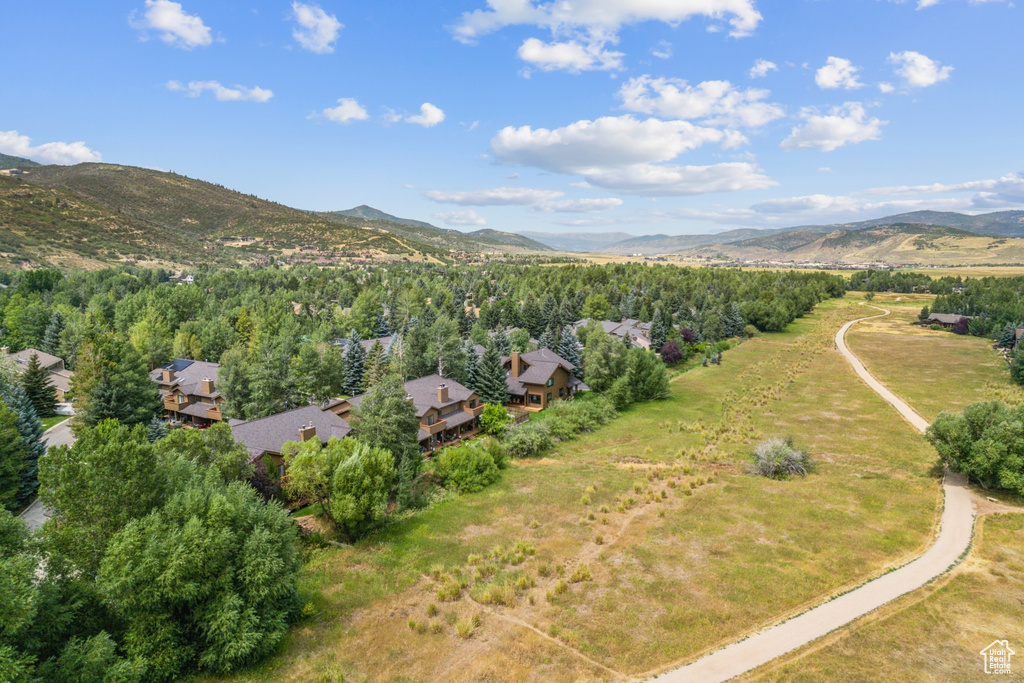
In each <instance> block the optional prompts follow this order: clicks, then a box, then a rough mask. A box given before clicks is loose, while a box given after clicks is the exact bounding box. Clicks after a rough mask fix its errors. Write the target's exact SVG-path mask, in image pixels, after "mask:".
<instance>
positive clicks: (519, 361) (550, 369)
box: [502, 349, 590, 411]
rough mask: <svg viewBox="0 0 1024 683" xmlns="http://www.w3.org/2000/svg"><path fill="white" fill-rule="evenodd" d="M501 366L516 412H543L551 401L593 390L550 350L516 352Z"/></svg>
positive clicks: (510, 399) (503, 361)
mask: <svg viewBox="0 0 1024 683" xmlns="http://www.w3.org/2000/svg"><path fill="white" fill-rule="evenodd" d="M502 363H503V365H504V366H505V371H506V372H507V374H506V376H505V384H506V385H507V386H508V395H509V401H508V404H509V405H510V406H513V407H515V408H522V409H524V410H530V411H540V410H544V409H545V408H547V407H548V406H549V405H551V402H552V401H555V400H558V399H568V398H572V397H573V396H575V395H576V394H577V393H579V392H580V391H589V390H590V388H589V387H588V386H587V385H586V384H584V383H583V382H582V381H580V379H579V378H578V377H576V376H575V375H573V372H574V371H575V370H576V366H575V365H573V364H572V363H570V362H569V361H567V360H565V359H564V358H562V357H561V356H559V355H558V354H557V353H555V352H554V351H552V350H551V349H537V350H536V351H530V352H529V353H519V352H518V351H513V352H512V355H511V356H509V357H508V358H503V359H502Z"/></svg>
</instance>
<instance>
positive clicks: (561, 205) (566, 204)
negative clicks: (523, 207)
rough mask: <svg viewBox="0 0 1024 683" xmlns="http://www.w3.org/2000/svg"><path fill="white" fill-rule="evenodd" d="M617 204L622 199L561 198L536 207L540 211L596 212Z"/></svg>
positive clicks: (618, 204) (606, 209)
mask: <svg viewBox="0 0 1024 683" xmlns="http://www.w3.org/2000/svg"><path fill="white" fill-rule="evenodd" d="M618 206H622V200H621V199H619V198H618V197H600V198H596V199H563V200H561V201H557V202H547V203H546V204H542V205H540V206H538V207H537V208H538V210H540V211H549V212H555V213H596V212H598V211H609V210H611V209H614V208H615V207H618Z"/></svg>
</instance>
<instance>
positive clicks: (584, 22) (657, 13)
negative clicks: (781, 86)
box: [453, 0, 761, 42]
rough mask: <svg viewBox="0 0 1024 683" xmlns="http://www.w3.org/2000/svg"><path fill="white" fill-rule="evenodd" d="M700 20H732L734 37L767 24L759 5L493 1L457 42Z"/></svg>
mask: <svg viewBox="0 0 1024 683" xmlns="http://www.w3.org/2000/svg"><path fill="white" fill-rule="evenodd" d="M695 16H704V17H707V18H708V19H712V20H727V21H728V22H729V24H730V26H731V27H732V28H731V31H730V33H731V35H733V36H745V35H749V34H750V33H751V32H753V30H754V29H755V28H757V25H758V24H759V23H760V22H761V13H760V12H758V11H757V9H756V7H755V6H754V0H642V1H641V2H622V0H578V1H577V2H571V3H570V2H551V3H537V4H535V3H534V0H487V9H478V10H473V11H472V12H465V13H463V15H462V17H461V18H460V19H459V22H458V23H457V24H456V25H455V27H454V29H453V30H454V33H455V37H456V38H457V39H458V40H460V41H463V42H473V41H475V40H476V39H477V38H479V37H480V36H482V35H485V34H487V33H491V32H493V31H497V30H499V29H501V28H504V27H506V26H517V25H532V26H537V27H540V28H546V29H550V30H551V31H552V32H553V33H556V34H563V35H564V34H567V33H572V32H575V31H580V30H583V31H586V32H587V33H589V34H591V35H598V34H606V35H610V34H613V33H615V32H617V31H618V30H619V29H620V28H621V27H623V26H626V25H630V24H638V23H643V22H646V21H661V22H665V23H667V24H672V25H675V24H678V23H679V22H682V21H686V20H687V19H690V18H692V17H695Z"/></svg>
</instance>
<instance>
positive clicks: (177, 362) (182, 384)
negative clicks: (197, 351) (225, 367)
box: [149, 358, 220, 398]
mask: <svg viewBox="0 0 1024 683" xmlns="http://www.w3.org/2000/svg"><path fill="white" fill-rule="evenodd" d="M219 369H220V363H207V362H206V361H201V360H187V359H185V358H175V359H174V360H173V361H171V362H170V363H168V364H167V365H164V366H161V367H159V368H157V369H156V370H153V371H152V372H151V373H149V377H150V379H152V380H153V381H154V382H156V383H157V384H159V385H160V388H161V389H163V390H165V391H166V390H169V389H170V388H171V387H173V386H174V385H175V384H177V385H178V389H180V390H181V393H183V394H185V395H186V396H205V397H206V398H216V397H218V396H220V392H219V391H217V390H216V388H217V371H218V370H219ZM164 370H170V371H171V372H173V373H174V374H173V377H174V381H173V382H172V383H170V384H168V383H165V382H164V381H163V371H164ZM204 379H211V380H213V382H214V392H213V393H212V394H206V393H203V391H202V384H201V383H202V381H203V380H204Z"/></svg>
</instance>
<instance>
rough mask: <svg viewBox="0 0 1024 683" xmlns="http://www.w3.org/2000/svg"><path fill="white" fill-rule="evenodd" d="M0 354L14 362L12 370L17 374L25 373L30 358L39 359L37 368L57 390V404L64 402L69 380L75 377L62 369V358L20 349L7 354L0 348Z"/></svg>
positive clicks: (43, 352)
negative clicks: (47, 376)
mask: <svg viewBox="0 0 1024 683" xmlns="http://www.w3.org/2000/svg"><path fill="white" fill-rule="evenodd" d="M0 353H3V354H5V355H7V356H8V357H9V358H10V359H11V360H13V361H14V368H15V369H16V370H17V371H18V372H19V373H22V372H25V370H27V369H28V364H29V363H31V362H32V356H36V357H37V358H38V359H39V366H40V367H41V368H42V369H43V370H46V372H47V373H48V374H49V376H50V384H52V385H53V388H54V389H56V390H57V391H56V394H57V402H58V403H63V402H64V401H65V399H66V397H67V394H68V393H69V392H70V391H71V378H72V377H74V376H75V373H73V372H71V371H70V370H66V369H65V368H64V359H63V358H58V357H57V356H54V355H51V354H49V353H46V352H45V351H40V350H38V349H22V350H21V351H18V352H17V353H9V352H8V348H7V347H6V346H3V347H0Z"/></svg>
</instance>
